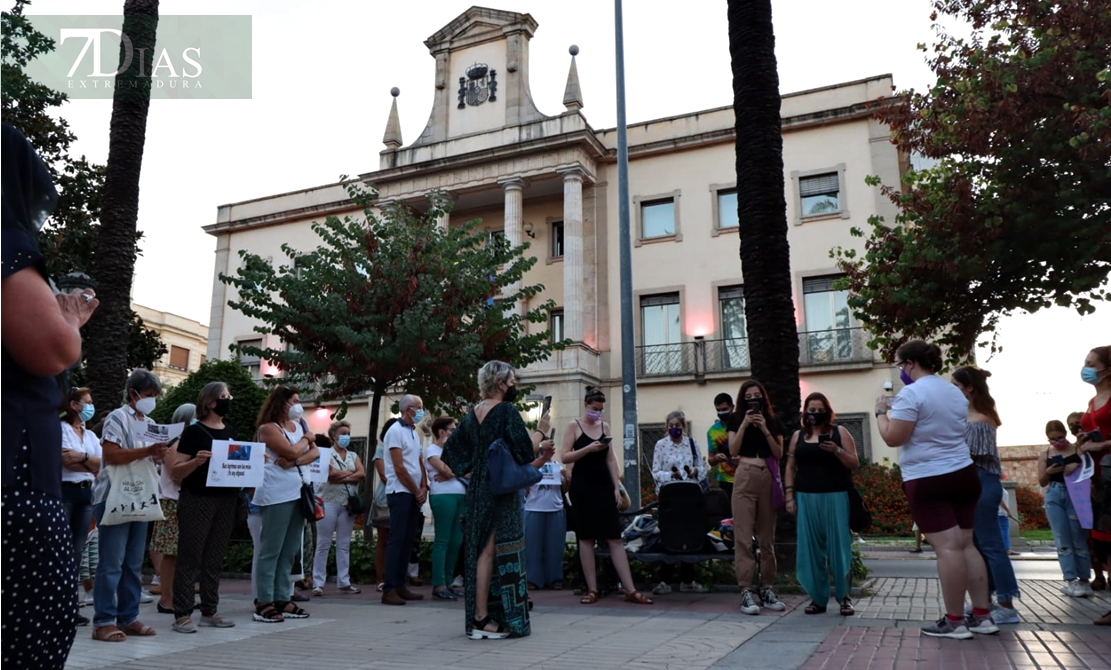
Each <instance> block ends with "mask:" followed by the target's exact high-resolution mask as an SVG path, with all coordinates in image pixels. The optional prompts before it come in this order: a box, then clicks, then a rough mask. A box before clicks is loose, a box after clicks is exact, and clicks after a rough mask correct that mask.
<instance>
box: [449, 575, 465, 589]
mask: <svg viewBox="0 0 1111 670" xmlns="http://www.w3.org/2000/svg"><path fill="white" fill-rule="evenodd" d="M451 588H453V589H461V588H463V575H459V576H458V577H456V578H455V579H454V580H453V581H452V582H451Z"/></svg>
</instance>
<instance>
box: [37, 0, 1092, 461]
mask: <svg viewBox="0 0 1111 670" xmlns="http://www.w3.org/2000/svg"><path fill="white" fill-rule="evenodd" d="M471 4H472V3H471V2H468V1H450V0H421V1H420V2H382V1H381V0H378V1H368V0H253V1H250V0H162V2H161V3H160V7H159V11H160V13H161V14H162V15H172V14H244V15H251V16H252V53H253V92H252V98H251V99H250V100H203V101H201V100H198V101H184V100H155V101H152V103H151V109H150V115H149V118H148V121H147V135H146V148H145V152H144V157H143V171H142V178H141V182H140V201H139V229H140V230H141V231H143V233H144V239H143V241H142V243H141V253H142V255H141V256H140V257H139V259H138V261H137V263H136V272H135V281H134V289H133V297H134V300H135V301H136V302H138V303H139V304H142V305H145V306H147V307H151V308H154V309H157V310H164V311H168V312H172V313H175V314H179V315H181V316H184V317H186V318H190V319H194V320H196V321H200V322H201V323H205V324H207V323H208V321H209V312H210V308H211V294H212V280H213V262H214V250H215V246H216V243H215V238H213V237H210V236H209V235H207V234H205V233H204V232H203V231H202V230H201V227H202V226H204V225H208V224H211V223H214V222H215V220H216V210H217V207H218V206H219V205H222V204H227V203H233V202H239V201H243V200H249V199H252V198H258V197H263V196H267V195H273V194H277V193H283V192H286V191H292V190H299V189H302V188H307V187H312V186H317V185H321V184H327V183H332V182H335V181H336V180H337V179H338V177H339V176H340V175H343V174H348V175H354V174H359V173H363V172H369V171H372V170H376V169H378V154H379V152H380V151H381V150H382V149H383V148H384V146H383V145H382V134H383V132H384V130H385V126H386V117H387V115H388V113H389V109H390V102H391V98H390V93H389V91H390V88H391V87H394V86H397V87H398V88H400V89H401V96H400V97H399V98H398V107H399V113H400V119H401V129H402V137H403V139H404V141H405V143H406V144H408V143H409V142H412V141H413V140H414V139H416V137H417V136H418V135H419V134H420V132H421V130H422V129H423V128H424V126H425V123H426V121H427V120H428V115H429V113H430V111H431V104H432V94H433V86H432V83H433V74H434V61H433V59H432V56H431V55H429V53H428V50H427V48H426V47H425V46H424V44H423V43H424V40H425V39H426V38H428V36H430V35H432V34H433V33H434V32H436V31H437V30H439V29H440V28H441V27H443V26H444V25H446V24H447V23H448V22H450V21H451V20H452V19H454V18H455V17H456V16H458V15H459V14H461V13H462V12H464V11H465V10H466V9H467V8H469V7H470V6H471ZM122 6H123V2H122V0H35V1H34V2H33V4H32V6H30V7H28V9H27V10H26V12H25V13H27V14H29V15H34V14H76V13H83V14H118V13H119V12H120V11H121V9H122ZM485 6H490V7H495V8H497V9H505V10H511V11H519V12H528V13H530V14H531V15H532V16H533V18H534V19H535V20H536V21H537V23H538V24H539V27H538V28H537V31H536V35H535V37H534V38H533V39H532V41H531V44H530V50H529V58H530V64H529V67H530V81H531V88H532V96H533V99H534V100H535V102H536V104H537V107H538V108H539V109H540V111H541V112H545V113H549V114H558V113H560V112H562V111H563V104H562V100H563V88H564V83H565V81H566V78H567V68H568V65H569V63H570V56H569V55H568V53H567V49H568V47H569V46H570V45H572V44H576V45H578V46H579V49H580V52H579V55H578V57H577V64H578V71H579V78H580V82H581V85H582V93H583V98H584V100H585V105H584V108H583V114H584V115H585V116H586V118H587V120H588V121H589V122H590V124H591V125H592V126H593V127H594V128H596V129H597V128H610V127H613V126H615V125H616V118H617V112H616V99H615V93H614V91H615V84H614V81H615V75H614V63H615V57H614V21H613V5H612V4H611V3H608V2H598V0H560V1H559V2H553V1H552V0H532V2H523V1H522V0H513V1H512V2H510V1H509V0H501V1H499V0H488V2H487V4H486V5H485ZM674 6H675V5H670V4H669V3H661V2H658V0H651V1H650V0H626V1H625V3H624V36H625V39H624V43H625V71H626V73H625V77H626V118H627V119H628V121H629V123H635V122H638V121H646V120H650V119H655V118H660V117H666V116H671V115H675V114H681V113H688V112H691V111H695V110H700V109H709V108H712V107H720V106H724V105H729V104H731V103H732V88H731V74H730V67H729V44H728V35H727V24H726V15H725V6H726V3H725V2H724V1H723V0H693V1H692V2H686V3H680V4H679V5H677V6H678V7H681V10H680V11H675V10H669V11H662V10H663V9H664V8H665V7H674ZM772 7H773V10H772V11H773V21H774V24H775V31H776V56H777V59H778V63H779V79H780V90H781V91H782V92H783V93H790V92H794V91H801V90H805V89H809V88H816V87H820V86H827V85H831V84H836V83H839V82H845V81H852V80H855V79H861V78H864V77H869V76H873V75H878V74H885V73H891V74H893V75H894V81H895V85H896V86H897V87H898V88H900V89H905V88H916V89H923V88H926V87H928V86H929V85H930V83H931V81H932V78H931V73H930V70H929V69H928V68H927V67H926V65H925V62H924V54H922V53H921V52H919V51H917V50H916V48H915V46H916V44H918V43H920V42H925V43H931V42H932V36H933V33H932V30H931V27H930V23H931V22H930V20H929V14H930V11H931V9H930V2H929V0H899V1H898V2H891V1H890V0H851V1H850V2H829V1H828V0H773V2H772ZM61 115H62V116H63V117H64V118H65V119H66V120H67V121H69V123H70V125H71V126H72V130H73V131H74V133H75V134H76V135H77V137H78V141H77V142H76V143H75V145H74V147H73V148H74V151H75V152H76V153H79V154H85V155H87V156H88V157H89V159H90V160H93V161H95V162H98V163H103V162H105V161H106V160H107V156H108V131H109V121H110V117H111V101H110V100H73V101H70V102H68V103H67V104H66V105H65V106H64V108H63V110H62V112H61ZM1109 333H1111V310H1108V309H1104V310H1102V311H1101V312H1098V313H1097V314H1096V315H1094V316H1089V317H1086V318H1080V317H1078V316H1077V315H1075V314H1073V313H1071V312H1070V311H1068V310H1061V309H1052V310H1047V311H1043V312H1040V313H1038V314H1036V315H1022V316H1016V317H1011V318H1007V319H1004V320H1003V322H1002V323H1001V326H1000V328H999V342H1000V344H1002V346H1003V352H1002V353H1001V354H999V355H997V356H996V357H995V358H994V359H992V360H985V358H986V352H984V353H983V355H982V358H981V363H982V365H983V366H984V367H986V368H988V369H989V370H991V371H992V373H993V376H992V378H991V383H992V387H993V389H995V393H996V398H997V400H998V402H999V407H1000V412H1001V414H1002V416H1003V421H1004V425H1003V426H1002V427H1001V429H1000V432H999V442H1000V444H1003V445H1007V444H1035V443H1040V442H1043V441H1044V431H1043V428H1044V425H1045V422H1046V421H1047V420H1049V419H1051V418H1057V419H1061V420H1064V418H1065V414H1067V413H1068V412H1069V411H1073V410H1074V409H1080V408H1082V407H1083V406H1084V403H1085V402H1086V400H1087V399H1088V398H1089V397H1091V395H1092V389H1091V388H1090V387H1087V385H1085V384H1083V383H1082V382H1080V381H1079V379H1080V377H1079V374H1080V373H1079V370H1080V367H1081V364H1082V362H1083V359H1084V356H1085V355H1086V354H1087V351H1088V350H1089V349H1090V348H1092V347H1094V346H1097V345H1102V344H1108V343H1109V342H1108V334H1109ZM1035 408H1036V411H1035Z"/></svg>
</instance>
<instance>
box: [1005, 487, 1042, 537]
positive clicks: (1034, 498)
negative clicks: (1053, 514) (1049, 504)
mask: <svg viewBox="0 0 1111 670" xmlns="http://www.w3.org/2000/svg"><path fill="white" fill-rule="evenodd" d="M1015 499H1016V500H1017V501H1018V518H1019V519H1020V520H1021V522H1022V524H1021V529H1022V530H1037V529H1042V528H1049V518H1048V517H1047V516H1046V515H1045V497H1044V496H1042V494H1041V493H1040V492H1038V491H1035V490H1034V489H1032V488H1029V487H1026V486H1019V487H1018V488H1016V489H1015ZM1011 511H1012V512H1014V510H1011Z"/></svg>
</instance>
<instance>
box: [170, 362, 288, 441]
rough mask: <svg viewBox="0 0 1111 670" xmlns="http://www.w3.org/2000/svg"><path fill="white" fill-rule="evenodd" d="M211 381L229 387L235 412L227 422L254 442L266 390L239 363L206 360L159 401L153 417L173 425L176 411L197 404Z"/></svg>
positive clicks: (242, 436) (237, 435)
mask: <svg viewBox="0 0 1111 670" xmlns="http://www.w3.org/2000/svg"><path fill="white" fill-rule="evenodd" d="M209 382H224V383H225V384H227V385H228V390H229V391H231V395H232V401H231V411H230V412H229V413H228V415H227V416H226V417H224V422H225V423H226V424H228V425H230V426H234V427H235V436H236V438H237V439H240V440H249V439H251V437H252V436H253V435H254V434H255V419H256V418H257V417H258V412H259V409H261V408H262V402H263V401H264V400H266V390H265V389H263V388H262V387H260V386H259V385H258V384H256V383H255V382H253V381H252V380H251V375H250V373H248V372H247V369H246V368H244V367H243V366H242V365H240V364H239V363H238V362H236V361H206V362H205V363H204V364H203V365H201V367H199V368H197V369H196V370H194V371H193V372H192V373H191V374H190V375H189V376H188V377H186V378H185V380H184V381H182V382H181V383H180V384H178V385H177V386H175V387H173V388H172V389H170V390H169V391H168V392H167V393H166V394H165V395H164V396H162V397H161V398H159V400H158V405H157V406H156V407H155V408H154V411H153V412H151V418H153V419H154V420H155V421H157V422H158V423H169V421H170V417H171V416H172V415H173V413H174V410H175V409H177V408H178V407H179V406H180V405H183V404H185V403H196V402H197V395H198V394H200V392H201V389H202V388H204V385H205V384H208V383H209Z"/></svg>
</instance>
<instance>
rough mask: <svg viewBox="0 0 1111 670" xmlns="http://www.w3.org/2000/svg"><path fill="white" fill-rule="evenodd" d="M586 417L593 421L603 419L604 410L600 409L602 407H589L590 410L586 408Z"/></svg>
mask: <svg viewBox="0 0 1111 670" xmlns="http://www.w3.org/2000/svg"><path fill="white" fill-rule="evenodd" d="M586 418H588V419H590V420H591V421H601V420H602V410H600V409H588V410H586Z"/></svg>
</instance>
